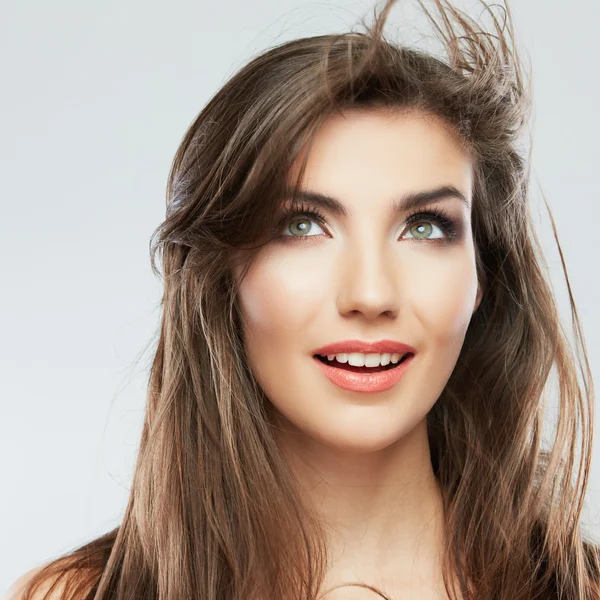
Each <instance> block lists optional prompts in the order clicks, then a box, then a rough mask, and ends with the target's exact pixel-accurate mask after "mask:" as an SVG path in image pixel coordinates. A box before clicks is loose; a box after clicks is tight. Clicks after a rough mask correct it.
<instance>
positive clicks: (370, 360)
mask: <svg viewBox="0 0 600 600" xmlns="http://www.w3.org/2000/svg"><path fill="white" fill-rule="evenodd" d="M402 356H404V354H397V353H394V354H390V353H385V352H384V353H383V354H363V353H362V352H350V353H349V354H328V355H327V360H330V361H333V360H337V361H338V362H340V363H348V364H350V365H352V366H354V367H365V366H366V367H379V366H382V367H385V366H386V365H389V364H390V362H391V363H393V364H396V363H398V362H400V357H402Z"/></svg>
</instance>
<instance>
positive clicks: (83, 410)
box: [0, 0, 600, 592]
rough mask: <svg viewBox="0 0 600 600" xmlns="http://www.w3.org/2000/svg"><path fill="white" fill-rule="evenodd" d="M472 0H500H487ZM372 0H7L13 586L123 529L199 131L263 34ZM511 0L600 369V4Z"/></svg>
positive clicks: (2, 437)
mask: <svg viewBox="0 0 600 600" xmlns="http://www.w3.org/2000/svg"><path fill="white" fill-rule="evenodd" d="M401 4H402V5H403V6H401V7H395V8H394V10H393V12H392V16H391V21H390V27H392V29H391V30H388V31H390V32H391V34H392V35H394V33H393V28H394V27H396V26H397V25H398V24H400V23H401V22H402V23H406V24H407V25H408V30H413V31H417V32H418V31H419V29H420V28H421V29H422V27H423V21H422V19H415V17H414V15H418V11H417V10H416V8H415V6H414V5H415V3H414V2H409V3H407V2H401ZM458 5H459V6H461V7H464V8H466V9H468V10H470V12H471V14H475V15H476V14H478V13H479V11H480V10H481V7H479V8H477V4H476V3H475V2H459V3H458ZM372 6H373V2H371V1H366V0H363V1H360V2H356V1H355V2H351V1H348V0H338V1H336V2H333V1H331V2H308V1H302V0H285V1H284V0H252V2H242V1H241V0H219V2H207V1H205V0H196V1H195V2H192V1H186V0H171V1H170V2H166V1H163V2H157V1H154V0H144V1H142V0H120V1H119V2H117V1H115V0H112V1H109V0H103V1H102V2H95V3H89V2H86V3H84V2H79V1H77V2H76V1H75V0H71V1H67V0H55V1H54V2H45V1H42V0H32V1H30V2H8V1H4V2H3V3H2V11H1V16H0V57H1V58H0V61H2V69H1V73H2V81H1V84H0V85H1V89H2V94H1V96H0V103H1V110H0V131H1V135H0V170H1V181H2V198H1V204H0V207H1V217H0V261H1V267H2V272H1V277H2V285H1V288H0V289H1V294H0V317H1V320H2V321H1V332H2V333H1V335H2V344H1V346H0V485H1V493H0V592H1V591H3V590H4V589H6V588H7V587H8V586H9V584H10V583H11V582H12V581H14V579H16V577H18V576H19V575H20V574H22V573H23V572H24V571H26V570H28V569H30V568H32V567H34V566H36V565H38V564H41V563H42V562H45V561H47V560H50V559H51V558H54V557H56V556H58V555H60V554H62V553H64V552H67V551H68V550H70V549H71V548H72V547H74V546H75V545H77V544H81V543H84V542H86V541H89V540H90V539H92V538H93V537H95V536H98V535H100V534H102V533H104V532H106V531H107V530H109V529H111V528H113V527H115V526H116V525H117V524H118V523H119V521H120V518H121V516H122V514H123V510H124V508H125V503H126V499H127V495H128V489H129V483H130V479H131V475H132V469H133V465H134V460H135V454H136V451H137V445H138V441H139V435H140V432H141V422H142V416H143V407H144V401H145V385H146V377H147V370H148V366H149V360H150V358H151V354H150V352H149V351H148V350H147V348H146V346H147V344H148V342H149V341H150V340H151V338H152V337H153V335H154V332H155V328H156V326H157V323H158V317H159V311H158V303H159V300H160V292H161V289H160V285H159V282H158V281H157V280H156V279H155V277H154V276H153V274H152V273H151V270H150V264H149V258H148V242H149V238H150V235H151V233H152V231H153V230H154V228H155V227H156V226H157V225H158V224H159V223H160V221H161V220H162V219H163V217H164V194H165V185H166V179H167V173H168V168H169V165H170V162H171V160H172V157H173V155H174V153H175V150H176V148H177V146H178V144H179V142H180V139H181V137H182V135H183V133H184V131H185V129H186V128H187V126H188V125H189V123H190V122H191V121H192V119H193V118H194V117H195V115H196V114H197V113H198V112H199V111H200V110H201V108H202V106H203V105H204V104H205V103H206V102H207V101H208V99H209V98H210V97H211V96H212V94H214V92H216V90H217V89H218V88H219V87H220V86H221V85H222V84H223V83H224V82H225V80H226V79H227V78H228V77H229V76H230V75H232V74H233V73H234V72H235V71H236V70H238V69H239V68H240V67H241V66H242V65H243V64H244V63H245V62H246V61H247V60H248V59H249V58H250V57H251V56H253V55H255V54H256V53H257V52H259V51H260V50H262V49H264V48H266V47H268V46H270V45H272V44H275V43H279V42H282V41H284V40H287V39H291V38H294V37H299V36H303V35H314V34H320V33H328V32H332V31H343V30H346V29H348V28H349V27H351V26H353V25H355V23H356V22H357V20H358V18H359V17H361V16H363V15H367V17H369V18H370V14H371V8H372ZM511 6H512V7H513V11H514V16H515V20H516V27H517V34H518V38H519V44H520V45H521V46H522V47H523V48H524V50H523V51H524V52H525V54H526V56H525V59H526V62H527V60H531V63H532V66H533V84H534V94H535V95H534V102H535V103H534V106H535V110H534V120H533V122H532V131H533V134H534V141H533V181H532V201H533V202H534V204H535V206H536V209H535V213H536V215H537V224H538V227H539V231H540V235H541V237H542V239H543V240H544V245H545V248H546V252H547V257H548V261H549V264H550V269H551V276H552V280H553V284H554V287H555V289H556V295H557V297H558V300H559V303H560V310H561V314H562V317H563V319H564V321H565V323H566V324H567V326H568V327H570V326H569V321H570V318H569V313H568V304H567V301H568V295H567V288H566V284H565V281H564V278H563V276H562V273H561V269H560V257H559V254H558V251H557V249H556V246H555V243H554V240H553V238H552V230H551V225H550V219H549V217H548V215H547V213H546V210H545V208H544V205H543V202H542V199H541V192H540V187H541V190H542V191H543V193H544V194H545V196H546V198H547V201H548V203H549V204H550V207H551V209H552V211H553V214H554V216H555V219H556V224H557V228H558V234H559V239H560V241H561V244H562V249H563V253H564V257H565V260H566V263H567V267H568V269H569V275H570V281H571V286H572V290H573V294H574V296H575V300H576V302H577V306H578V310H579V312H580V316H581V319H582V323H583V327H584V332H585V335H586V339H587V343H588V349H589V357H590V361H591V366H592V369H593V373H594V378H595V381H598V380H599V376H600V317H599V316H598V306H599V305H600V286H599V282H598V273H599V269H598V259H599V258H600V238H599V236H598V230H597V228H598V225H599V224H600V203H599V200H600V198H599V192H598V183H597V179H596V178H597V176H598V158H599V153H598V140H599V139H600V119H599V118H598V116H597V113H596V108H597V107H598V105H599V104H600V87H599V84H598V77H597V73H598V63H599V62H600V51H599V49H598V48H599V46H598V22H599V17H600V9H599V8H598V3H597V2H594V1H593V0H571V1H570V2H569V3H567V4H565V3H564V2H559V1H557V0H553V1H551V0H513V2H512V4H511ZM472 7H475V8H472ZM411 15H413V16H411ZM403 19H406V20H403ZM402 27H403V28H404V27H405V25H402ZM426 31H430V30H426ZM405 39H406V40H407V41H411V40H410V39H409V38H408V37H407V38H405ZM413 39H414V38H413ZM538 186H540V187H538ZM569 331H570V329H569ZM599 419H600V417H597V418H596V421H597V422H598V420H599ZM599 452H600V442H597V441H596V442H595V443H594V456H595V458H594V461H593V463H592V473H591V480H590V484H589V489H588V494H587V497H586V511H585V512H584V525H585V526H586V527H587V528H588V530H589V531H590V532H592V533H593V534H594V535H595V536H600V510H599V508H600V506H599V505H600V503H599V500H600V461H599V460H598V453H599Z"/></svg>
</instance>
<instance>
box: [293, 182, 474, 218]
mask: <svg viewBox="0 0 600 600" xmlns="http://www.w3.org/2000/svg"><path fill="white" fill-rule="evenodd" d="M290 198H292V199H295V200H305V201H307V202H311V203H313V204H315V205H317V206H320V207H322V208H324V209H325V210H327V211H329V212H330V213H332V214H334V215H336V216H341V217H347V216H348V214H349V211H348V209H347V208H346V207H345V206H344V204H343V203H342V202H340V200H338V199H337V198H333V197H332V196H328V195H326V194H322V193H320V192H314V191H312V190H308V189H304V190H299V191H298V192H297V193H296V194H295V195H294V196H290ZM450 198H458V199H459V200H460V201H461V202H462V203H463V204H464V205H465V206H466V207H467V208H470V204H469V201H468V200H467V198H466V197H465V196H464V195H463V194H462V192H460V191H459V190H458V189H457V188H456V187H454V186H453V185H443V186H441V187H438V188H435V189H433V190H424V191H421V192H409V193H407V194H404V195H403V196H400V197H399V198H394V200H393V201H392V205H391V212H392V213H398V212H404V211H408V210H412V209H414V208H417V207H420V206H423V205H425V204H429V203H430V202H434V201H436V200H447V199H450Z"/></svg>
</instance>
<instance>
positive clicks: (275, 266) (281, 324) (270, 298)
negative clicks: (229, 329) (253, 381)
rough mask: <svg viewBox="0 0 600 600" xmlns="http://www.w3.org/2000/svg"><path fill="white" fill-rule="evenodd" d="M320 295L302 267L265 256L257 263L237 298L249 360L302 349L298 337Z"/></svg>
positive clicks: (318, 287) (310, 320)
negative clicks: (269, 354) (255, 356)
mask: <svg viewBox="0 0 600 600" xmlns="http://www.w3.org/2000/svg"><path fill="white" fill-rule="evenodd" d="M309 277H310V279H309ZM323 293H324V290H323V286H322V285H319V284H318V280H317V279H316V278H315V273H314V272H312V273H311V272H309V271H307V269H306V265H305V264H304V265H303V266H302V268H300V265H294V261H290V260H287V261H285V263H284V262H283V261H282V260H278V259H276V258H275V257H269V256H266V257H264V258H263V259H261V260H260V261H257V262H256V263H255V264H254V266H253V267H252V268H251V269H250V271H249V272H248V274H247V276H246V278H245V279H244V281H243V282H242V284H241V286H240V290H239V296H238V300H239V304H240V310H241V313H242V314H243V316H244V337H245V340H246V349H247V352H248V355H249V358H250V360H252V356H253V355H257V354H258V353H259V352H260V355H261V356H263V357H264V356H265V354H267V353H269V352H282V351H286V350H289V349H292V348H293V349H294V350H296V351H297V350H298V349H299V348H300V349H302V343H303V341H305V340H303V337H302V336H303V334H304V335H305V334H306V332H307V330H308V328H310V325H311V323H314V320H315V318H316V316H317V315H318V313H319V307H322V305H323V302H322V296H323ZM252 362H255V361H252ZM261 362H262V361H261Z"/></svg>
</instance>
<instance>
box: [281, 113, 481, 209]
mask: <svg viewBox="0 0 600 600" xmlns="http://www.w3.org/2000/svg"><path fill="white" fill-rule="evenodd" d="M306 153H308V155H307V157H306V158H307V163H306V168H305V172H304V175H303V178H302V181H301V182H300V183H301V187H310V188H311V189H318V190H319V191H321V192H324V193H327V192H331V193H332V194H335V195H338V196H340V197H342V198H346V199H348V200H351V199H352V198H357V197H358V196H364V195H365V194H367V193H368V194H369V196H370V197H372V196H377V195H382V196H389V195H397V194H398V193H399V192H400V193H401V192H410V191H418V190H421V189H429V188H432V187H435V186H436V185H447V184H454V185H455V186H456V187H458V188H459V189H460V190H461V191H463V193H464V194H465V195H469V194H470V190H471V177H472V163H471V160H470V158H469V156H468V154H467V153H466V151H465V150H464V149H463V148H462V147H461V143H460V139H459V138H458V135H457V134H456V133H454V132H453V131H452V130H451V129H450V127H449V126H448V125H447V124H446V123H444V121H442V120H441V119H440V118H438V117H436V116H432V115H425V114H423V113H416V112H404V113H400V112H398V113H390V112H383V111H372V112H368V113H359V112H356V111H348V112H346V113H344V114H342V115H335V116H332V117H330V118H329V119H327V120H326V121H325V122H324V123H323V125H322V126H321V127H320V128H319V129H318V130H317V132H316V134H315V136H314V137H313V140H312V144H311V145H307V146H305V148H304V149H303V151H302V152H301V153H300V156H299V157H298V160H297V161H296V163H295V164H294V165H293V166H292V169H291V171H290V176H291V178H292V180H293V178H295V177H296V176H297V174H298V170H299V166H300V164H301V160H302V158H303V156H304V154H306Z"/></svg>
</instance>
